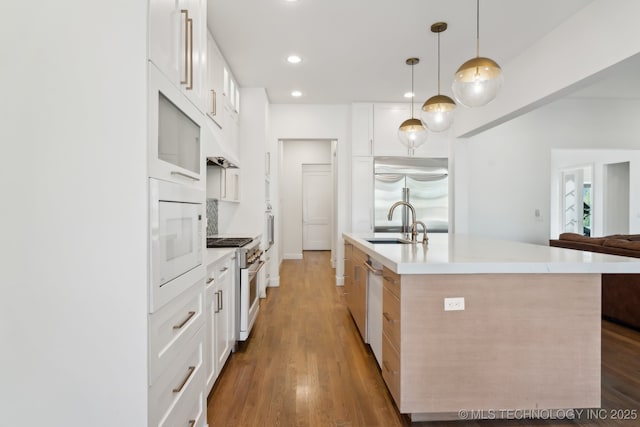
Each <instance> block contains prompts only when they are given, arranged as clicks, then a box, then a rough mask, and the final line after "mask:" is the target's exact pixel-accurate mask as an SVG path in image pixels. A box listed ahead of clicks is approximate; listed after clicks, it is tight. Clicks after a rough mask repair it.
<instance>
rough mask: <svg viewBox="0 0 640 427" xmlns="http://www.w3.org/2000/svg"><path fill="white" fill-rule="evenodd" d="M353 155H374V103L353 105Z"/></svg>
mask: <svg viewBox="0 0 640 427" xmlns="http://www.w3.org/2000/svg"><path fill="white" fill-rule="evenodd" d="M351 155H353V156H372V155H373V104H352V105H351Z"/></svg>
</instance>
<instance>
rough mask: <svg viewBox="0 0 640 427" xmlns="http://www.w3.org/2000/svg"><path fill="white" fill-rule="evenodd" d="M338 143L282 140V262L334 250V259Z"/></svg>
mask: <svg viewBox="0 0 640 427" xmlns="http://www.w3.org/2000/svg"><path fill="white" fill-rule="evenodd" d="M335 147H336V141H334V140H328V139H322V140H281V141H280V150H281V151H280V156H281V157H280V158H281V160H282V163H281V164H282V167H281V168H280V176H279V182H280V191H279V193H280V200H279V203H280V212H281V218H282V222H281V224H282V225H281V236H282V238H281V239H280V241H281V244H282V258H283V259H302V258H303V251H304V250H331V259H332V260H333V259H335V235H336V216H337V213H336V205H337V204H336V200H335V198H336V191H335V188H336V165H335Z"/></svg>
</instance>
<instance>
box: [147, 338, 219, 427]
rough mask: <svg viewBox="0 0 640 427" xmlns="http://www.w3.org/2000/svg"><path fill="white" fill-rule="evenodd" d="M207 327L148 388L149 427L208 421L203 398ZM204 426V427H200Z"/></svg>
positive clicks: (167, 426)
mask: <svg viewBox="0 0 640 427" xmlns="http://www.w3.org/2000/svg"><path fill="white" fill-rule="evenodd" d="M204 331H205V328H204V327H200V329H199V330H198V332H196V334H195V335H194V336H193V337H192V338H191V340H189V342H188V343H186V344H185V345H184V346H183V347H182V349H181V350H182V351H181V352H180V354H179V355H178V356H177V357H176V358H175V359H174V360H172V363H171V364H169V366H168V367H167V369H165V370H164V372H162V374H161V375H160V376H159V377H158V379H157V381H155V382H154V384H153V385H151V386H150V387H149V426H150V427H170V426H177V425H185V426H187V425H193V426H195V425H196V424H195V423H191V424H190V421H191V420H198V419H199V420H203V419H204V418H206V416H205V415H204V414H205V413H206V406H205V396H204V387H205V384H204V370H205V369H204V358H203V356H204ZM199 425H202V424H199Z"/></svg>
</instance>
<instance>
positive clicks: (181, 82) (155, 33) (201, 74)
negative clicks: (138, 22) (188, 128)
mask: <svg viewBox="0 0 640 427" xmlns="http://www.w3.org/2000/svg"><path fill="white" fill-rule="evenodd" d="M206 35H207V2H206V0H150V1H149V59H150V60H151V62H153V63H154V64H155V65H156V66H157V67H158V68H159V69H160V71H162V73H163V74H164V76H165V77H166V78H167V79H168V80H169V81H170V82H171V83H172V84H173V85H175V86H176V87H179V88H180V89H181V90H182V91H183V93H184V94H185V95H186V96H187V98H189V100H190V101H191V102H192V103H193V104H194V105H195V106H196V107H197V108H198V109H199V110H200V111H206V109H205V98H206V96H205V91H204V79H205V73H206V66H207V48H206V41H207V38H206Z"/></svg>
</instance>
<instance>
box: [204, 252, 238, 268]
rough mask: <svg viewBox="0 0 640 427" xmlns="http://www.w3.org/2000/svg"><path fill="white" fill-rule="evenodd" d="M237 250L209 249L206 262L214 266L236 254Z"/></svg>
mask: <svg viewBox="0 0 640 427" xmlns="http://www.w3.org/2000/svg"><path fill="white" fill-rule="evenodd" d="M236 249H237V248H209V249H207V258H206V260H205V262H206V263H207V266H208V265H211V264H213V263H214V262H217V261H219V260H221V259H223V258H226V257H228V256H230V255H233V254H234V253H236Z"/></svg>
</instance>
